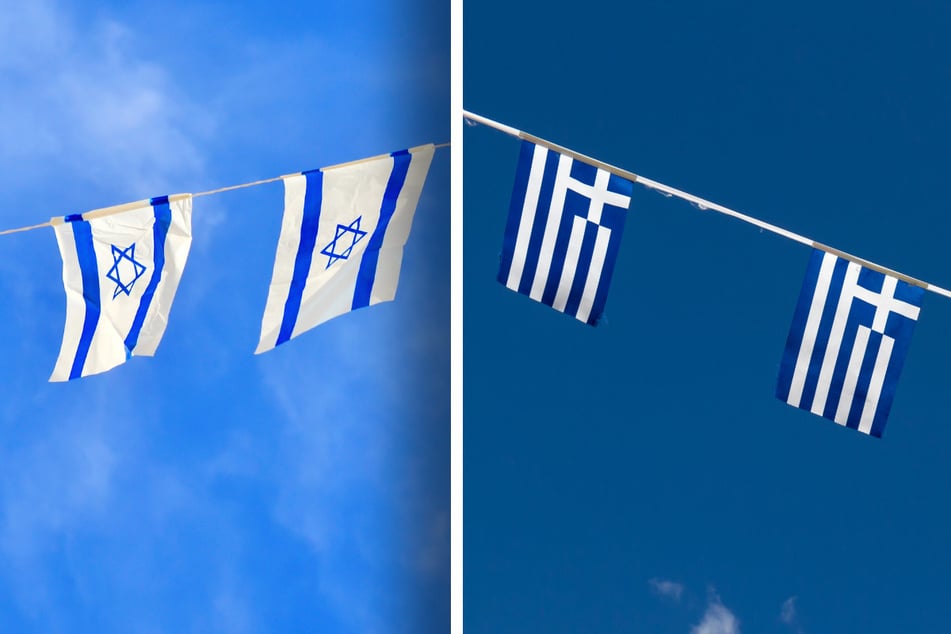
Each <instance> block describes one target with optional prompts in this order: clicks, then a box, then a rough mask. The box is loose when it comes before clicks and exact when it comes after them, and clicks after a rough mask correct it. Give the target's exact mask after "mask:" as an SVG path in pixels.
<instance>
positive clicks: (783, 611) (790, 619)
mask: <svg viewBox="0 0 951 634" xmlns="http://www.w3.org/2000/svg"><path fill="white" fill-rule="evenodd" d="M779 620H780V621H782V623H783V624H784V625H786V626H787V627H788V628H789V629H790V630H791V631H793V632H795V633H796V634H802V631H803V630H802V627H800V625H799V612H798V610H797V608H796V597H795V596H792V597H789V598H788V599H786V600H785V601H783V605H782V607H781V608H780V611H779Z"/></svg>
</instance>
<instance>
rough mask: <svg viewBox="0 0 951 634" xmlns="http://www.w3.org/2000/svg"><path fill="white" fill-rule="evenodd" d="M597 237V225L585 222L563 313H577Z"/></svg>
mask: <svg viewBox="0 0 951 634" xmlns="http://www.w3.org/2000/svg"><path fill="white" fill-rule="evenodd" d="M597 237H598V225H596V224H595V223H593V222H587V221H586V222H585V227H584V238H583V239H582V241H581V252H580V253H579V254H578V266H577V267H576V268H575V278H574V279H573V280H572V281H571V291H570V292H569V293H568V301H567V302H566V303H565V313H566V314H568V315H572V316H574V315H577V314H578V305H579V304H581V297H582V296H583V295H584V285H585V282H586V281H587V280H588V271H589V270H590V269H591V256H592V254H593V253H594V243H595V240H596V239H597Z"/></svg>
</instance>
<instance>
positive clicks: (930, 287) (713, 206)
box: [462, 110, 951, 298]
mask: <svg viewBox="0 0 951 634" xmlns="http://www.w3.org/2000/svg"><path fill="white" fill-rule="evenodd" d="M462 115H463V117H465V118H466V119H468V120H470V121H473V122H476V123H481V124H483V125H486V126H489V127H490V128H495V129H496V130H499V131H500V132H504V133H506V134H509V135H511V136H514V137H517V138H519V139H524V140H526V141H530V142H532V143H535V144H537V145H542V146H544V147H547V148H549V149H551V150H554V151H556V152H559V153H561V154H566V155H568V156H571V157H572V158H576V159H578V160H579V161H582V162H584V163H588V164H589V165H594V166H595V167H600V168H601V169H603V170H605V171H607V172H610V173H612V174H616V175H617V176H620V177H621V178H625V179H627V180H630V181H633V182H636V183H640V184H641V185H643V186H644V187H648V188H650V189H653V190H655V191H658V192H661V193H663V194H665V195H668V196H676V197H677V198H681V199H683V200H686V201H687V202H690V203H693V204H694V205H697V206H698V207H700V208H701V209H710V210H713V211H716V212H718V213H721V214H724V215H726V216H731V217H733V218H736V219H737V220H742V221H743V222H746V223H748V224H751V225H753V226H755V227H759V228H760V229H763V230H765V231H769V232H771V233H775V234H776V235H779V236H782V237H784V238H787V239H789V240H793V241H794V242H798V243H800V244H804V245H806V246H810V247H813V248H815V249H820V250H822V251H826V252H827V253H832V254H834V255H837V256H839V257H841V258H844V259H846V260H849V261H850V262H855V263H856V264H860V265H862V266H864V267H866V268H869V269H872V270H874V271H878V272H880V273H884V274H886V275H891V276H892V277H896V278H898V279H900V280H902V281H904V282H907V283H908V284H911V285H913V286H919V287H921V288H923V289H925V290H927V291H931V292H932V293H936V294H938V295H943V296H945V297H948V298H951V291H949V290H947V289H944V288H941V287H940V286H935V285H934V284H929V283H928V282H923V281H922V280H919V279H916V278H914V277H911V276H910V275H905V274H904V273H901V272H900V271H896V270H894V269H890V268H888V267H885V266H882V265H880V264H876V263H875V262H871V261H869V260H866V259H864V258H860V257H858V256H855V255H852V254H851V253H846V252H845V251H840V250H839V249H836V248H834V247H830V246H827V245H825V244H822V243H821V242H816V241H815V240H813V239H812V238H807V237H806V236H803V235H800V234H798V233H795V232H793V231H789V230H788V229H783V228H782V227H778V226H776V225H773V224H770V223H768V222H765V221H763V220H760V219H758V218H754V217H752V216H748V215H746V214H743V213H740V212H738V211H736V210H734V209H730V208H729V207H724V206H723V205H719V204H717V203H715V202H711V201H709V200H706V199H705V198H700V197H699V196H694V195H693V194H689V193H687V192H685V191H681V190H679V189H677V188H675V187H671V186H670V185H665V184H663V183H660V182H658V181H655V180H651V179H649V178H646V177H644V176H638V175H637V174H635V173H633V172H629V171H627V170H624V169H621V168H619V167H615V166H613V165H609V164H608V163H603V162H601V161H599V160H597V159H593V158H591V157H589V156H585V155H584V154H580V153H578V152H575V151H574V150H570V149H568V148H565V147H562V146H560V145H557V144H555V143H552V142H551V141H546V140H545V139H542V138H540V137H537V136H534V135H532V134H528V133H527V132H523V131H522V130H518V129H516V128H513V127H512V126H508V125H505V124H503V123H499V122H498V121H493V120H492V119H489V118H487V117H483V116H481V115H477V114H475V113H473V112H469V111H468V110H463V111H462Z"/></svg>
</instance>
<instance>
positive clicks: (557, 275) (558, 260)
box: [539, 189, 588, 312]
mask: <svg viewBox="0 0 951 634" xmlns="http://www.w3.org/2000/svg"><path fill="white" fill-rule="evenodd" d="M587 209H588V199H587V198H585V197H584V196H582V195H581V194H579V193H578V192H575V191H572V190H570V189H569V190H568V191H567V192H565V207H564V211H563V212H562V214H561V218H559V220H558V233H557V234H556V235H555V248H554V249H553V250H552V258H551V266H550V267H549V269H548V278H547V279H546V280H545V288H544V290H543V291H542V298H541V299H540V300H539V301H541V303H543V304H545V305H547V306H551V305H552V304H554V303H555V295H557V294H558V285H559V284H560V283H561V274H562V273H563V272H564V270H565V265H566V264H567V260H566V257H565V256H566V255H567V254H568V243H569V242H570V241H571V229H572V227H573V226H574V224H575V217H576V216H578V215H579V214H578V211H580V212H581V215H582V217H584V214H585V213H586V212H587ZM565 312H568V311H567V310H566V311H565Z"/></svg>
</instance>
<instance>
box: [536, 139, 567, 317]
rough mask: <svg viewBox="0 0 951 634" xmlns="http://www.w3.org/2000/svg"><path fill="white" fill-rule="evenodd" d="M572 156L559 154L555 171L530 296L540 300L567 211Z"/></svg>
mask: <svg viewBox="0 0 951 634" xmlns="http://www.w3.org/2000/svg"><path fill="white" fill-rule="evenodd" d="M571 163H572V159H571V157H570V156H565V155H564V154H559V155H558V171H557V172H556V173H555V187H554V189H553V191H552V193H551V204H550V205H549V206H548V209H547V210H546V211H547V218H546V220H545V233H544V235H543V236H542V248H541V251H540V252H539V253H538V266H536V267H535V279H534V281H533V282H532V290H531V292H530V293H529V294H528V296H529V297H531V298H532V299H534V300H535V301H537V302H540V301H541V299H542V295H543V294H544V292H545V285H546V284H547V283H548V273H549V272H550V271H551V260H552V257H553V256H554V253H555V239H556V238H557V237H558V225H559V224H560V223H561V216H562V214H563V213H567V212H565V211H563V210H564V208H565V195H566V194H567V193H568V181H569V179H571Z"/></svg>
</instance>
